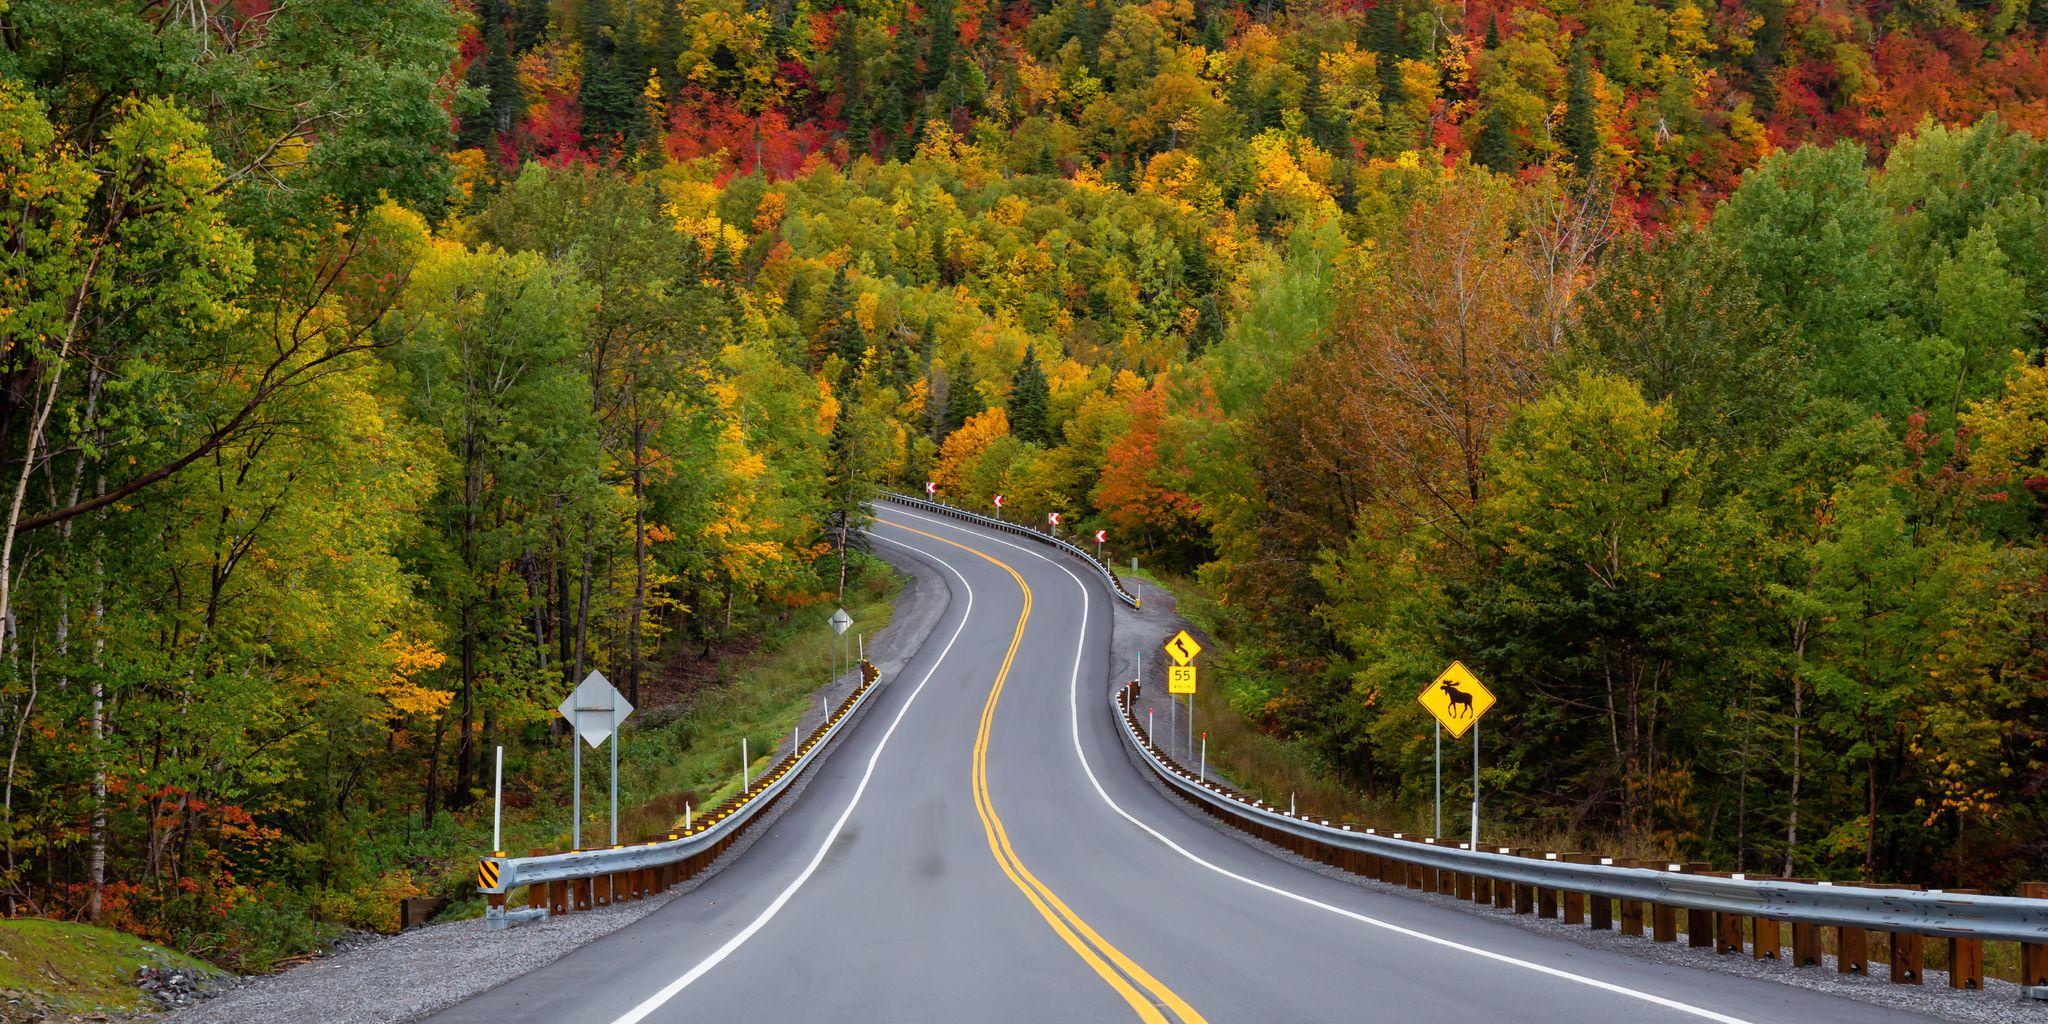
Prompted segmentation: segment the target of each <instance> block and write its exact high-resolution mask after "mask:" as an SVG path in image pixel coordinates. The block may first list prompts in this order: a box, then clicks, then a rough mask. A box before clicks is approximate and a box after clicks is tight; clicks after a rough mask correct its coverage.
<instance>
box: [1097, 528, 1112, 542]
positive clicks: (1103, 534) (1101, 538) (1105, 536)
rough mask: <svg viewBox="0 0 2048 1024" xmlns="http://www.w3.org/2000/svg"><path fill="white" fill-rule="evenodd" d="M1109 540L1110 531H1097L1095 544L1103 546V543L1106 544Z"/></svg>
mask: <svg viewBox="0 0 2048 1024" xmlns="http://www.w3.org/2000/svg"><path fill="white" fill-rule="evenodd" d="M1107 540H1109V531H1108V530H1097V531H1095V543H1097V544H1101V543H1104V542H1105V541H1107Z"/></svg>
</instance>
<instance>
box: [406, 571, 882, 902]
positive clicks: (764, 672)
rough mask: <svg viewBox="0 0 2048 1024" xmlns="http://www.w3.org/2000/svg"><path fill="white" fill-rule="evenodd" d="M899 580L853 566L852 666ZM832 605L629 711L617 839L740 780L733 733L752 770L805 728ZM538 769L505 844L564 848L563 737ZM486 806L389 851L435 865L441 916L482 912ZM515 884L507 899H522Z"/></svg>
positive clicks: (588, 759) (595, 790)
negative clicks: (668, 696) (444, 902)
mask: <svg viewBox="0 0 2048 1024" xmlns="http://www.w3.org/2000/svg"><path fill="white" fill-rule="evenodd" d="M902 589H903V580H902V578H901V577H900V576H899V575H897V574H896V572H895V571H894V570H893V569H891V568H890V567H889V566H888V564H887V563H885V562H882V561H881V560H879V559H875V558H868V557H861V558H860V559H859V572H858V573H857V575H855V576H854V577H853V578H852V579H850V580H849V582H848V584H847V594H846V610H847V614H849V615H851V616H852V617H853V620H854V625H853V628H852V629H849V630H848V631H847V635H846V641H845V649H846V652H847V653H846V654H845V655H844V657H845V658H846V659H848V660H845V661H838V662H837V664H838V665H839V667H841V668H843V669H847V670H850V668H851V662H850V659H851V658H853V657H854V654H853V651H854V650H855V646H856V645H855V636H856V634H865V635H866V636H869V637H873V636H874V635H876V634H877V633H880V632H881V631H882V630H883V629H884V628H886V627H887V626H888V625H889V623H890V621H891V619H892V617H893V616H894V614H895V608H896V604H895V602H896V597H897V595H898V594H899V593H901V591H902ZM832 610H833V608H832V606H831V605H830V604H822V605H816V606H812V607H807V608H803V609H800V610H798V611H796V612H794V613H792V614H791V615H789V616H788V617H787V618H785V619H782V620H779V621H771V622H769V623H767V624H766V625H765V626H763V627H762V629H761V634H760V642H759V643H758V644H757V645H756V646H755V647H754V648H753V650H752V651H750V652H749V653H746V654H743V655H739V656H736V657H733V658H731V659H728V660H727V661H726V662H724V663H723V664H721V665H720V666H719V667H718V671H717V676H716V679H715V681H714V682H713V683H711V684H710V685H707V686H704V687H702V688H700V689H698V690H696V691H695V692H693V693H691V694H690V695H689V696H688V697H686V698H684V699H683V700H681V701H679V702H677V703H675V704H670V705H666V706H662V707H658V708H652V709H649V710H646V711H643V712H637V713H635V714H634V716H633V717H632V718H629V719H628V720H627V721H626V725H625V727H624V729H623V730H622V732H621V736H620V743H619V838H620V841H621V842H632V841H635V840H640V839H645V838H648V837H651V836H655V835H659V834H661V833H663V832H666V831H668V830H670V829H673V828H675V827H676V826H678V825H680V824H681V823H682V820H683V815H684V809H685V807H686V806H689V807H695V808H703V807H711V806H716V805H717V804H718V802H719V801H721V800H724V799H725V798H726V797H728V796H731V795H732V794H734V793H736V792H738V791H739V788H740V738H741V737H743V736H744V737H745V738H746V740H747V747H748V754H749V755H750V760H751V762H752V763H751V764H750V765H749V775H750V776H758V775H759V773H760V772H761V770H762V769H764V768H766V767H768V766H769V765H770V764H772V763H773V761H774V755H775V751H776V750H777V748H778V745H779V744H780V743H782V742H785V741H787V740H788V738H789V736H790V732H791V730H792V729H794V728H795V727H796V726H797V725H798V724H799V723H800V722H801V724H803V726H804V727H805V729H806V730H807V731H808V729H809V728H810V727H813V726H815V725H817V724H818V722H819V721H820V720H821V719H822V717H823V716H822V714H821V713H820V712H819V709H818V702H817V700H816V699H815V698H814V697H813V696H812V695H813V694H814V693H815V692H816V691H817V690H818V689H819V688H820V687H822V686H824V685H825V684H826V683H827V682H828V681H830V680H831V679H832V678H833V674H834V673H833V670H834V666H835V659H839V658H841V655H840V653H839V651H840V638H839V637H837V636H836V635H834V634H833V632H832V630H831V627H830V626H829V625H828V624H827V622H826V620H827V618H828V617H829V616H830V615H831V614H832ZM610 756H611V753H610V751H609V750H608V749H605V748H601V747H600V748H596V749H593V748H590V747H587V746H586V747H585V748H584V751H583V760H584V764H583V772H584V775H583V810H584V814H583V845H584V846H586V847H590V846H597V845H600V844H603V843H605V842H606V841H608V839H609V838H610V824H609V821H608V818H607V807H608V801H609V788H610V785H611V782H610V772H611V764H610ZM520 762H521V765H522V767H524V768H526V769H527V770H529V771H530V772H532V773H533V774H534V775H537V776H540V777H539V778H537V779H535V780H534V781H535V789H536V792H535V794H534V799H533V801H532V805H531V806H529V807H523V808H516V809H515V808H509V807H508V808H507V809H506V811H505V822H504V840H503V843H504V849H505V850H506V851H507V852H508V853H515V854H521V853H525V852H526V851H527V850H532V849H544V850H566V849H568V848H569V839H570V830H569V818H570V813H569V807H570V799H569V753H568V749H567V748H566V746H557V747H556V748H554V749H552V750H529V751H526V752H525V754H524V756H523V757H522V758H521V759H520ZM513 772H514V757H513V752H512V751H511V750H509V749H508V750H507V751H506V785H507V788H508V789H510V788H511V787H512V784H513V780H514V776H513ZM490 814H491V807H490V799H489V796H488V795H486V796H485V798H484V800H483V801H481V802H480V803H479V804H478V805H477V806H476V807H473V808H470V809H468V810H466V811H464V812H463V813H461V814H460V815H443V816H442V818H441V820H440V821H437V822H436V825H435V827H433V828H431V829H425V830H421V829H418V828H417V826H415V827H414V832H413V834H414V836H415V841H414V842H413V843H412V844H411V849H409V850H407V851H405V852H404V854H403V855H400V856H396V857H394V858H392V859H393V860H402V861H409V862H411V863H414V864H419V863H421V862H423V861H424V862H427V863H429V864H431V865H432V867H431V869H430V877H431V879H432V881H431V882H430V883H429V884H428V885H427V887H426V891H431V892H436V893H442V894H445V895H449V896H452V897H454V898H455V902H454V903H453V904H451V905H450V906H449V907H448V908H447V909H445V910H443V911H442V913H441V915H440V919H442V920H447V919H453V918H463V917H473V916H477V915H480V914H481V913H482V912H483V901H482V899H481V898H480V897H478V896H477V895H476V893H475V882H474V880H473V874H472V873H473V872H474V870H475V866H476V862H475V858H476V857H477V856H478V855H480V854H483V853H485V852H488V849H489V846H490V839H491V833H490V828H491V819H490ZM524 902H525V894H524V892H523V891H520V892H515V893H514V894H512V898H511V904H512V905H514V906H519V905H522V904H524Z"/></svg>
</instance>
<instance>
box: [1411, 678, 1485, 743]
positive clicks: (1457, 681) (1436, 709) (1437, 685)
mask: <svg viewBox="0 0 2048 1024" xmlns="http://www.w3.org/2000/svg"><path fill="white" fill-rule="evenodd" d="M1415 699H1416V700H1417V701H1420V702H1421V703H1422V706H1423V707H1425V708H1428V709H1429V713H1430V714H1432V715H1435V716H1436V720H1437V721H1439V722H1442V723H1443V727H1444V731H1445V732H1448V733H1450V734H1451V738H1452V739H1458V738H1460V737H1462V736H1464V735H1465V733H1466V731H1467V730H1469V729H1471V728H1472V726H1473V725H1474V724H1476V723H1477V722H1478V721H1479V719H1480V717H1481V716H1482V715H1485V714H1486V710H1487V709H1488V708H1490V707H1493V704H1494V699H1493V691H1492V690H1489V689H1487V688H1486V686H1485V685H1484V684H1482V683H1481V682H1480V681H1479V677H1478V676H1475V675H1473V674H1472V670H1471V669H1469V668H1466V667H1465V663H1464V662H1462V661H1454V662H1451V667H1450V668H1447V669H1444V673H1443V675H1440V676H1438V677H1436V682H1433V683H1431V684H1429V685H1428V686H1425V687H1423V688H1422V692H1421V693H1419V694H1417V695H1416V696H1415Z"/></svg>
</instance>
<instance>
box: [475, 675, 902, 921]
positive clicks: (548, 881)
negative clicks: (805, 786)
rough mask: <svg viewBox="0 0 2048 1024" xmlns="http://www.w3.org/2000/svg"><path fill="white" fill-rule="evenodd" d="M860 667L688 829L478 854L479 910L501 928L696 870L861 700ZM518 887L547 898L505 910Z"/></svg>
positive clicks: (866, 691)
mask: <svg viewBox="0 0 2048 1024" xmlns="http://www.w3.org/2000/svg"><path fill="white" fill-rule="evenodd" d="M860 670H861V681H860V682H859V683H858V684H857V685H856V686H855V687H854V689H853V692H852V693H850V694H848V695H847V697H846V699H845V700H843V701H841V702H840V704H839V706H838V707H837V708H835V709H834V710H833V712H832V714H831V717H829V718H827V719H826V720H825V721H824V722H823V723H822V724H820V725H819V726H818V727H817V728H815V729H813V730H811V732H810V734H809V735H807V736H805V737H804V738H803V740H802V742H801V743H800V744H798V746H797V747H796V748H795V749H793V750H791V751H790V753H789V754H788V755H786V756H784V757H783V758H782V759H781V760H780V761H777V762H776V763H775V764H773V765H771V766H769V767H768V768H765V769H763V770H762V772H761V775H760V777H758V778H756V779H754V780H753V781H752V782H751V783H749V784H748V786H747V788H746V789H744V790H742V791H741V792H739V793H738V794H736V795H734V796H733V797H732V798H731V799H728V800H727V801H726V802H725V803H723V804H721V805H719V806H717V807H714V808H710V809H709V810H707V811H705V812H704V813H703V814H701V815H698V816H697V817H696V819H695V821H694V822H693V823H692V824H691V825H690V826H689V827H688V828H687V829H679V830H677V831H674V832H670V833H668V835H667V836H666V838H662V839H652V840H647V841H644V842H639V843H631V844H621V845H619V846H614V847H610V848H608V849H601V850H572V851H569V852H567V853H549V854H536V855H531V856H525V857H507V856H496V855H494V856H490V857H483V858H480V859H479V860H478V862H477V883H478V884H477V890H478V891H479V892H482V893H484V894H485V896H486V898H487V901H488V903H489V906H488V907H487V909H486V911H485V916H486V917H487V918H488V919H489V920H490V924H491V926H492V927H496V928H502V927H504V925H505V923H506V922H508V921H513V920H524V919H526V918H528V917H535V916H545V914H544V911H546V910H548V909H550V908H552V909H553V910H554V911H555V912H563V911H566V910H569V909H571V908H572V907H573V908H575V909H584V908H587V907H589V906H591V905H592V904H593V903H596V904H598V905H603V904H606V903H609V902H612V901H614V900H622V899H631V898H636V897H639V896H645V895H648V894H650V893H652V892H655V891H658V890H660V889H665V888H667V887H668V886H670V885H673V884H675V883H676V882H680V881H682V880H684V879H685V878H688V877H689V876H691V875H693V874H695V873H696V871H697V870H699V869H701V868H702V867H704V866H705V865H707V864H709V863H710V862H711V860H712V859H714V858H715V857H716V856H717V855H718V854H719V853H720V852H723V851H724V849H725V848H726V847H727V846H729V845H730V844H731V843H732V841H733V840H734V839H735V838H737V837H738V835H739V834H740V833H741V832H743V831H745V830H746V828H747V826H748V825H751V824H753V822H754V821H755V820H756V819H757V818H759V817H760V815H761V812H763V811H765V810H767V809H768V808H769V807H770V806H772V805H773V804H774V803H775V801H776V800H778V799H780V798H781V797H782V795H783V794H784V793H785V792H786V791H788V789H789V787H790V785H791V784H792V783H794V782H795V781H796V780H797V778H798V777H799V776H801V775H802V774H803V772H804V769H806V768H809V767H810V766H811V763H812V762H813V761H815V760H816V759H817V758H818V756H819V754H820V753H821V752H822V751H823V750H824V749H825V747H826V746H827V745H829V744H830V743H831V742H832V741H833V739H835V738H837V737H838V735H839V732H840V730H841V729H842V728H844V727H845V725H846V723H847V722H849V721H851V720H852V718H853V716H854V714H855V713H856V712H858V711H859V710H860V709H861V707H862V706H864V705H865V704H866V703H867V700H868V697H869V696H870V695H871V694H873V693H874V691H875V682H876V681H877V680H878V679H879V677H880V673H879V672H878V671H877V670H876V669H875V668H874V666H873V665H872V664H870V663H868V662H862V663H861V669H860ZM604 879H609V880H611V885H610V886H609V887H603V886H600V887H598V888H597V891H595V892H594V891H593V890H592V887H591V886H589V885H586V884H581V883H589V882H591V881H593V880H604ZM570 882H575V883H579V886H578V888H577V890H576V891H574V892H570V891H568V888H567V887H566V886H565V885H564V884H563V883H570ZM520 886H531V887H536V888H534V889H533V890H532V892H533V893H534V895H535V896H536V897H538V896H540V895H542V894H543V893H545V894H546V897H547V900H548V903H547V904H546V905H544V906H543V905H539V904H538V903H537V901H530V903H533V904H534V905H531V906H529V907H528V908H527V910H525V911H507V910H506V909H505V898H506V895H507V894H508V893H510V892H511V891H512V890H514V889H516V888H519V887H520Z"/></svg>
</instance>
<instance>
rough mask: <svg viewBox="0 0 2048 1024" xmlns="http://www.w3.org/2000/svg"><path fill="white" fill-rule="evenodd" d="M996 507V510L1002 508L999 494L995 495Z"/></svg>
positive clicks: (1001, 498)
mask: <svg viewBox="0 0 2048 1024" xmlns="http://www.w3.org/2000/svg"><path fill="white" fill-rule="evenodd" d="M996 507H997V508H1002V507H1003V496H1002V495H1000V494H998V495H996Z"/></svg>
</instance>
